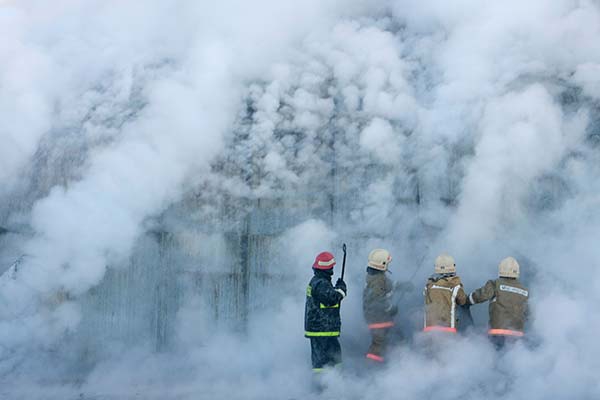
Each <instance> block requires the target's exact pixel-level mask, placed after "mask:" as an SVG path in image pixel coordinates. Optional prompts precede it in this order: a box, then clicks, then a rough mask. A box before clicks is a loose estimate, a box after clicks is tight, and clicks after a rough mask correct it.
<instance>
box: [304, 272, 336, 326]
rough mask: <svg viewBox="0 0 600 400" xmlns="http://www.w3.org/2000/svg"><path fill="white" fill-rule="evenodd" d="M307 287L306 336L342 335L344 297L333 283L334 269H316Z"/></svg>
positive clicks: (305, 309)
mask: <svg viewBox="0 0 600 400" xmlns="http://www.w3.org/2000/svg"><path fill="white" fill-rule="evenodd" d="M314 272H315V276H313V278H312V279H311V280H310V283H309V284H308V287H307V288H306V304H305V308H304V336H306V337H332V336H340V328H341V325H342V323H341V319H340V301H341V300H342V298H343V297H344V296H343V295H342V294H341V293H340V292H337V291H336V290H335V288H334V287H333V285H332V284H331V275H332V273H333V271H322V270H314Z"/></svg>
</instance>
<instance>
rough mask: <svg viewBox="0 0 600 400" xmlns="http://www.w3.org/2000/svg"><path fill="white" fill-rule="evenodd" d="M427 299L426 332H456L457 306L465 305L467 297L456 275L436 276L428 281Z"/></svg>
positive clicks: (426, 287)
mask: <svg viewBox="0 0 600 400" xmlns="http://www.w3.org/2000/svg"><path fill="white" fill-rule="evenodd" d="M423 295H424V297H425V328H424V330H425V331H431V330H440V331H447V332H456V328H457V326H458V312H457V310H456V305H457V304H458V305H464V304H466V302H467V295H466V294H465V291H464V289H463V284H462V282H461V281H460V278H459V277H458V276H456V275H449V274H443V275H442V274H435V275H433V276H431V277H430V278H429V279H428V280H427V284H426V285H425V289H424V290H423Z"/></svg>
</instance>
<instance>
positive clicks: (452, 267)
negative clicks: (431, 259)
mask: <svg viewBox="0 0 600 400" xmlns="http://www.w3.org/2000/svg"><path fill="white" fill-rule="evenodd" d="M454 272H456V263H455V262H454V258H453V257H452V256H449V255H448V254H445V253H444V254H440V255H439V256H437V258H436V259H435V273H436V274H450V273H454Z"/></svg>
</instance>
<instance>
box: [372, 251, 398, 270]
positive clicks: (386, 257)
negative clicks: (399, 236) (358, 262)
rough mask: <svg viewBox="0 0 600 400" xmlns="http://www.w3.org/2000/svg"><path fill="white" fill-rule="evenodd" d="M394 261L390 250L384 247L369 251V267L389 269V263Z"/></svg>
mask: <svg viewBox="0 0 600 400" xmlns="http://www.w3.org/2000/svg"><path fill="white" fill-rule="evenodd" d="M391 262H392V256H391V255H390V252H389V251H387V250H384V249H375V250H373V251H372V252H370V253H369V263H368V264H367V265H368V266H369V267H371V268H374V269H378V270H380V271H387V269H388V265H390V263H391Z"/></svg>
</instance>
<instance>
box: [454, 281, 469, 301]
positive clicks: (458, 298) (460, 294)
mask: <svg viewBox="0 0 600 400" xmlns="http://www.w3.org/2000/svg"><path fill="white" fill-rule="evenodd" d="M468 301H469V299H468V297H467V294H466V293H465V289H463V285H462V283H461V284H460V286H459V287H458V293H457V294H456V304H458V305H459V306H464V305H465V304H467V303H468Z"/></svg>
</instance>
